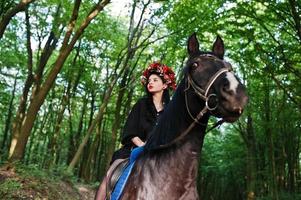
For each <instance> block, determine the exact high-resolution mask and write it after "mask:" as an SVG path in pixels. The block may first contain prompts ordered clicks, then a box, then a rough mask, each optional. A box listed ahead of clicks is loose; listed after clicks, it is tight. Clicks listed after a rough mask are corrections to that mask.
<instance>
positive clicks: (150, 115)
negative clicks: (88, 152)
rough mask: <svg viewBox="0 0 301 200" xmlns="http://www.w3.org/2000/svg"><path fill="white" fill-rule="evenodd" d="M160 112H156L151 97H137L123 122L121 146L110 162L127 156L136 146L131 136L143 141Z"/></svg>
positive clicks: (147, 136)
mask: <svg viewBox="0 0 301 200" xmlns="http://www.w3.org/2000/svg"><path fill="white" fill-rule="evenodd" d="M162 112H163V110H162V111H160V112H157V110H156V107H155V105H154V103H153V100H152V98H148V97H144V98H141V99H139V100H138V102H137V103H136V104H135V105H134V106H133V108H132V110H131V112H130V114H129V116H128V118H127V121H126V123H125V126H124V129H123V133H122V139H121V143H122V144H123V146H122V147H121V149H119V150H117V151H116V152H115V153H114V154H113V157H112V161H111V163H112V162H113V161H114V160H116V159H120V158H128V157H129V155H130V152H131V150H132V149H133V148H135V147H136V145H135V144H134V143H133V142H132V140H131V139H132V138H134V137H139V138H140V139H141V140H142V141H143V142H145V141H146V140H147V139H148V138H149V136H150V133H151V131H152V129H153V128H154V126H155V125H156V123H157V120H158V118H159V116H160V115H161V114H162Z"/></svg>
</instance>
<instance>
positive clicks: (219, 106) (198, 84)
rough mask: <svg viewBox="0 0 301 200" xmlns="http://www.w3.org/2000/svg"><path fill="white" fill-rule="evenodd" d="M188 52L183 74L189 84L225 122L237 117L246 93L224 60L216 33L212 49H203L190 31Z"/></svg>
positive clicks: (212, 112) (221, 43)
mask: <svg viewBox="0 0 301 200" xmlns="http://www.w3.org/2000/svg"><path fill="white" fill-rule="evenodd" d="M188 53H189V59H188V61H187V67H188V71H187V74H186V78H187V81H188V83H189V84H190V86H191V87H192V88H193V89H194V91H195V92H196V93H197V94H198V96H199V97H200V98H201V99H203V100H204V101H205V103H206V104H205V105H206V107H207V109H208V110H210V112H211V114H212V115H214V116H216V117H220V118H223V119H224V121H226V122H234V121H236V120H237V119H238V117H239V116H240V115H241V114H242V112H243V109H244V107H245V105H246V104H247V101H248V97H247V95H246V92H245V87H244V85H243V84H242V83H241V82H240V80H239V79H238V78H237V76H236V75H235V74H234V73H233V71H232V66H231V64H230V63H228V62H226V61H224V60H223V57H224V43H223V40H222V39H221V38H220V37H219V36H218V37H217V39H216V41H215V42H214V45H213V48H212V52H202V51H200V50H199V42H198V40H197V38H196V34H193V35H192V36H190V38H189V40H188Z"/></svg>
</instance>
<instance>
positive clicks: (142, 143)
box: [132, 137, 145, 147]
mask: <svg viewBox="0 0 301 200" xmlns="http://www.w3.org/2000/svg"><path fill="white" fill-rule="evenodd" d="M132 142H133V143H134V144H135V145H136V146H138V147H141V146H144V145H145V142H143V141H142V140H141V139H140V138H139V137H133V138H132Z"/></svg>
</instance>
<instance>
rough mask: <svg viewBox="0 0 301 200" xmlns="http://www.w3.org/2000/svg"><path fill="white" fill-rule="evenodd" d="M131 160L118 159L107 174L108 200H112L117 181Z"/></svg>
mask: <svg viewBox="0 0 301 200" xmlns="http://www.w3.org/2000/svg"><path fill="white" fill-rule="evenodd" d="M129 161H130V159H129V158H126V159H117V160H115V161H114V162H113V163H112V165H111V167H110V169H109V170H108V173H107V187H106V189H107V190H106V200H110V199H111V194H112V192H113V191H114V188H115V186H116V183H117V181H118V180H119V178H120V176H121V175H122V172H123V171H124V169H125V168H126V167H127V166H128V164H129Z"/></svg>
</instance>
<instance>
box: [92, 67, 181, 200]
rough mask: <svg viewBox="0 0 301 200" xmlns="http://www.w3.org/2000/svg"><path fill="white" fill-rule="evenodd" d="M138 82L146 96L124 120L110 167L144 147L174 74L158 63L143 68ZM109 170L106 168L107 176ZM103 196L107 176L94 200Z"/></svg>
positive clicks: (173, 87)
mask: <svg viewBox="0 0 301 200" xmlns="http://www.w3.org/2000/svg"><path fill="white" fill-rule="evenodd" d="M141 82H142V84H143V85H144V86H145V89H146V94H147V95H146V97H143V98H141V99H139V100H138V102H137V103H136V104H135V105H134V107H133V108H132V110H131V112H130V114H129V116H128V118H127V121H126V123H125V126H124V130H123V134H122V140H121V143H122V144H123V147H122V148H121V149H119V150H118V151H116V152H115V153H114V155H113V158H112V161H111V163H112V165H111V166H112V167H111V168H113V167H114V161H115V160H116V162H117V160H119V159H125V158H128V157H129V156H130V153H131V150H132V149H133V148H135V147H140V146H143V145H144V144H145V142H146V140H147V138H149V136H150V133H151V131H152V129H153V128H154V126H155V124H156V121H157V119H158V118H159V117H160V115H161V114H162V112H163V109H164V106H165V105H166V104H167V103H168V102H169V92H168V89H173V90H175V88H176V82H175V74H174V72H173V71H172V70H171V69H170V68H169V67H168V66H166V65H164V64H161V63H160V62H154V63H152V64H150V65H149V66H148V68H147V69H145V71H144V72H143V74H142V77H141ZM119 161H120V160H119ZM116 162H115V163H116ZM110 171H111V170H110V169H109V170H108V172H107V173H110ZM105 193H106V177H105V178H104V180H103V181H102V184H101V185H100V186H99V190H98V192H97V194H96V198H95V199H96V200H104V199H105Z"/></svg>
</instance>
